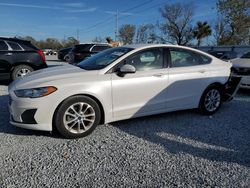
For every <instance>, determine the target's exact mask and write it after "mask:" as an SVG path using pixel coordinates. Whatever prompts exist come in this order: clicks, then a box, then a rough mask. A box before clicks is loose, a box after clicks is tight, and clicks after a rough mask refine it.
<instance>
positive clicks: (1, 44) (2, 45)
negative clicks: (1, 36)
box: [0, 40, 8, 51]
mask: <svg viewBox="0 0 250 188" xmlns="http://www.w3.org/2000/svg"><path fill="white" fill-rule="evenodd" d="M3 50H8V46H7V44H6V43H5V42H4V41H2V40H0V51H3Z"/></svg>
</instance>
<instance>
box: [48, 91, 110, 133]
mask: <svg viewBox="0 0 250 188" xmlns="http://www.w3.org/2000/svg"><path fill="white" fill-rule="evenodd" d="M75 96H85V97H89V98H91V99H92V100H94V101H95V102H96V103H97V105H98V106H99V108H100V111H101V120H100V124H103V123H105V112H104V108H103V105H102V103H101V101H100V100H99V99H98V98H96V97H95V96H93V95H90V94H75V95H71V96H69V97H67V98H65V99H64V100H63V101H61V102H60V103H59V105H58V106H57V107H56V109H55V111H54V113H53V117H52V130H54V129H55V115H56V112H57V111H58V109H59V108H60V106H61V105H62V104H63V102H64V101H65V100H67V99H68V98H70V97H75Z"/></svg>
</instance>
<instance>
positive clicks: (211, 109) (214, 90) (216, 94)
mask: <svg viewBox="0 0 250 188" xmlns="http://www.w3.org/2000/svg"><path fill="white" fill-rule="evenodd" d="M221 91H222V90H221V88H220V87H218V86H209V87H208V88H207V89H206V90H205V91H204V93H203V94H202V96H201V99H200V104H199V112H200V113H201V114H203V115H212V114H214V113H216V112H217V111H218V110H219V109H220V107H221V104H222V92H221Z"/></svg>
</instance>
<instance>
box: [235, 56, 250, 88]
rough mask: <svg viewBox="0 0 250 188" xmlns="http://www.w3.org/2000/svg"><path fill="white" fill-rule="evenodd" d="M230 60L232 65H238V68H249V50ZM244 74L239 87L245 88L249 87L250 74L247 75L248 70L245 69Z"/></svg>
mask: <svg viewBox="0 0 250 188" xmlns="http://www.w3.org/2000/svg"><path fill="white" fill-rule="evenodd" d="M231 62H232V63H233V65H234V67H238V68H239V69H243V68H248V69H246V70H249V69H250V52H248V53H246V54H244V55H243V56H241V57H240V58H236V59H233V60H231ZM245 74H246V75H244V76H243V78H242V80H241V85H240V86H241V88H247V89H250V76H249V72H248V71H245Z"/></svg>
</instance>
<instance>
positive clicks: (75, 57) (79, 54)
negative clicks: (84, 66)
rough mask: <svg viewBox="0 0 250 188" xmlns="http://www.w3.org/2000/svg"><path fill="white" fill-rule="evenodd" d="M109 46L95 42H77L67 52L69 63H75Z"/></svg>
mask: <svg viewBox="0 0 250 188" xmlns="http://www.w3.org/2000/svg"><path fill="white" fill-rule="evenodd" d="M108 48H111V46H110V45H109V44H96V43H86V44H77V45H75V46H74V47H73V48H72V50H71V51H70V52H69V63H70V64H77V63H79V62H81V61H83V60H84V59H87V58H88V57H90V56H92V55H94V54H96V53H98V52H101V51H103V50H106V49H108Z"/></svg>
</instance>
